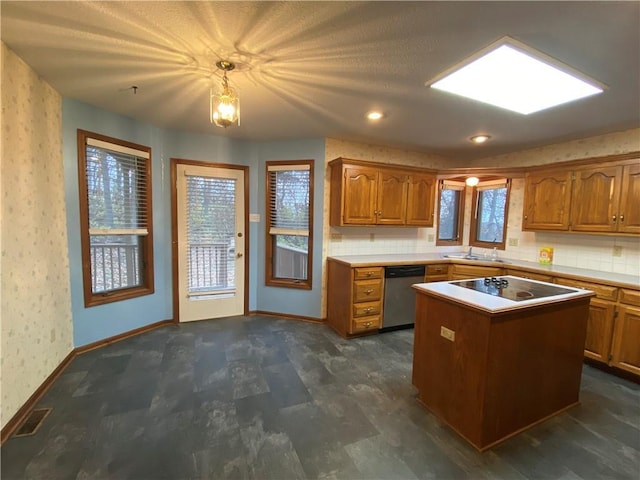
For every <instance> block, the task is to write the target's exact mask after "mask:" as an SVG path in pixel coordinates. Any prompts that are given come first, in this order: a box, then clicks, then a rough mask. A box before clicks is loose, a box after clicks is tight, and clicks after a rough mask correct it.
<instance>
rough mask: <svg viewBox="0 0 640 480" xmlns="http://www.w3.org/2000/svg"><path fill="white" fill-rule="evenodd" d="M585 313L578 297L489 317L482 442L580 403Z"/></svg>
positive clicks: (583, 301) (586, 303) (585, 301)
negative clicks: (489, 329) (489, 330)
mask: <svg viewBox="0 0 640 480" xmlns="http://www.w3.org/2000/svg"><path fill="white" fill-rule="evenodd" d="M588 312H589V299H588V298H582V299H577V300H573V301H569V302H564V303H556V304H553V305H549V306H541V307H536V308H533V309H530V310H524V311H518V312H513V313H510V314H506V315H501V316H496V317H495V318H494V319H493V321H492V324H491V335H490V340H489V358H488V362H487V383H486V391H485V402H484V403H485V407H484V425H483V437H484V441H483V444H484V445H490V444H491V443H494V442H497V441H499V440H501V439H504V438H505V437H508V436H510V435H512V434H513V433H514V432H517V431H519V430H522V429H525V428H527V427H529V426H531V425H533V424H535V423H537V422H539V421H540V420H542V419H544V418H547V417H550V416H553V415H554V414H556V413H559V412H561V411H563V410H565V409H567V408H569V407H571V406H573V405H576V404H577V403H578V402H579V393H580V381H581V375H582V364H583V356H584V354H583V352H584V342H585V338H586V332H587V317H588V315H589V313H588Z"/></svg>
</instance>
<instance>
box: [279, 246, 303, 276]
mask: <svg viewBox="0 0 640 480" xmlns="http://www.w3.org/2000/svg"><path fill="white" fill-rule="evenodd" d="M307 256H308V254H307V252H306V251H304V250H300V249H299V248H294V247H289V246H285V245H277V246H276V259H275V260H276V261H275V265H274V267H275V268H274V271H275V272H276V275H277V276H278V277H280V278H307V263H308V262H307Z"/></svg>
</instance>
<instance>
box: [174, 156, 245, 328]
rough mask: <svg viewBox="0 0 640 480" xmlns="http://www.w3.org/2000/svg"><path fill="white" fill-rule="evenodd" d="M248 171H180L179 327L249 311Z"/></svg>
mask: <svg viewBox="0 0 640 480" xmlns="http://www.w3.org/2000/svg"><path fill="white" fill-rule="evenodd" d="M244 175H245V172H244V170H241V169H232V168H221V167H215V166H211V167H209V166H200V165H198V166H194V165H189V164H177V165H176V188H177V193H176V204H177V205H176V206H177V208H176V212H177V215H176V217H177V241H178V248H177V250H178V254H177V255H178V289H177V290H178V310H179V313H178V315H179V319H180V321H181V322H188V321H193V320H204V319H209V318H218V317H226V316H232V315H242V314H243V313H244V311H245V292H244V288H245V281H244V277H245V256H244V253H245V252H244V249H245V231H244V229H245V205H244V199H245V193H244Z"/></svg>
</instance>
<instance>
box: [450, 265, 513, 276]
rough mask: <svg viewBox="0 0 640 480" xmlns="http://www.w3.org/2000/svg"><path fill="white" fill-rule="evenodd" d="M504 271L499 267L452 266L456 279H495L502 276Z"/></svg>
mask: <svg viewBox="0 0 640 480" xmlns="http://www.w3.org/2000/svg"><path fill="white" fill-rule="evenodd" d="M501 273H502V269H501V268H499V267H480V266H477V265H456V264H454V265H452V266H451V275H452V276H453V277H454V278H477V277H495V276H496V275H500V274H501Z"/></svg>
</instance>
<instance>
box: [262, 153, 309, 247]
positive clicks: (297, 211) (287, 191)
mask: <svg viewBox="0 0 640 480" xmlns="http://www.w3.org/2000/svg"><path fill="white" fill-rule="evenodd" d="M268 175H269V186H270V192H271V194H270V198H269V205H268V206H267V208H269V220H270V223H269V234H270V235H300V236H309V214H310V212H309V178H310V166H309V165H270V166H269V167H268Z"/></svg>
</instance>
